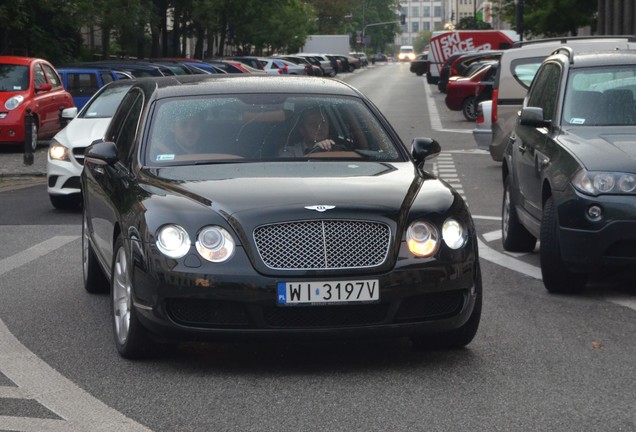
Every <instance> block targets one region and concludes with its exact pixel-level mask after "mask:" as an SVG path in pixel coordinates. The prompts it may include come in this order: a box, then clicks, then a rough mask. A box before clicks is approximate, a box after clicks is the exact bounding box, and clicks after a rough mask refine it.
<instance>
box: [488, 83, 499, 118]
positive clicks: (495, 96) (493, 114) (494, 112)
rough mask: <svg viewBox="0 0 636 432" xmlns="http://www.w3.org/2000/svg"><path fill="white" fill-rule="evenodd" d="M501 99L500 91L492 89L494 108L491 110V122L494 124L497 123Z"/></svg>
mask: <svg viewBox="0 0 636 432" xmlns="http://www.w3.org/2000/svg"><path fill="white" fill-rule="evenodd" d="M498 98H499V89H498V88H494V89H492V108H491V109H490V120H491V121H492V123H493V124H494V123H495V122H496V121H497V99H498Z"/></svg>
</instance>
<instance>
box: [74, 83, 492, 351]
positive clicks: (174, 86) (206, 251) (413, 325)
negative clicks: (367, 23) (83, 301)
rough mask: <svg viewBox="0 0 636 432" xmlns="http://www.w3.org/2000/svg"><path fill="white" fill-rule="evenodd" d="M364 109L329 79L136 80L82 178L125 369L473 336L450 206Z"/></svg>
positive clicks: (463, 242) (475, 281) (471, 297)
mask: <svg viewBox="0 0 636 432" xmlns="http://www.w3.org/2000/svg"><path fill="white" fill-rule="evenodd" d="M411 147H412V149H411V152H410V154H409V152H408V151H407V149H406V147H405V146H404V145H403V143H402V142H401V141H400V139H399V137H398V135H397V134H396V133H395V131H394V130H393V129H392V128H391V126H390V125H389V124H388V122H387V121H386V119H385V118H384V117H383V116H382V114H381V113H380V112H378V110H377V108H375V107H374V105H373V104H372V103H371V102H370V101H369V100H368V99H367V98H366V97H365V96H363V95H362V94H361V93H360V92H358V91H357V90H355V89H354V88H352V87H350V86H348V85H346V84H344V83H342V82H339V81H336V80H330V79H322V78H305V77H276V76H250V77H245V76H223V77H218V78H217V77H214V76H212V77H205V76H176V77H166V78H148V79H141V80H138V82H136V83H135V84H134V85H133V86H132V87H131V89H130V90H129V91H128V93H127V94H126V96H125V97H124V99H123V100H122V103H121V105H120V107H119V109H118V111H117V112H116V114H115V116H114V118H113V120H112V122H111V125H110V127H109V129H108V131H107V132H106V134H105V140H104V141H103V142H98V143H94V144H93V145H91V146H90V147H89V148H88V149H87V152H86V158H85V167H84V171H83V173H82V177H81V182H82V193H83V199H84V207H83V235H82V239H83V241H82V244H83V270H84V271H83V273H84V284H85V288H86V290H87V291H88V292H91V293H94V292H108V291H109V290H110V292H111V298H112V314H111V317H112V324H113V329H114V335H115V344H116V347H117V349H118V351H119V353H120V354H121V355H122V356H123V357H127V358H137V357H141V356H145V355H149V354H150V353H152V352H154V348H156V347H157V345H158V344H159V343H162V342H168V343H176V342H180V341H186V340H201V339H205V340H210V339H212V340H219V339H224V340H237V339H239V338H242V339H245V338H259V337H260V338H263V337H276V338H303V340H306V339H308V338H333V337H380V336H393V337H397V336H409V337H411V339H412V341H413V343H414V345H416V346H424V347H435V348H457V347H462V346H465V345H467V344H468V343H470V342H471V340H472V339H473V338H474V336H475V334H476V332H477V328H478V325H479V321H480V316H481V304H482V286H481V274H480V269H479V261H478V253H477V241H476V235H475V228H474V226H473V222H472V218H471V215H470V213H469V211H468V209H467V206H466V204H465V203H464V201H463V200H462V198H461V197H460V195H459V194H458V193H457V192H456V191H455V190H453V189H452V188H451V187H450V186H449V185H448V184H446V183H444V182H443V181H441V180H439V179H437V178H435V177H434V176H433V175H431V174H430V173H429V172H427V171H426V170H425V167H424V163H425V161H426V160H427V159H430V158H432V157H434V156H436V155H437V154H438V153H439V152H440V146H439V144H438V143H437V142H436V141H434V140H432V139H427V138H420V139H415V140H413V143H412V145H411Z"/></svg>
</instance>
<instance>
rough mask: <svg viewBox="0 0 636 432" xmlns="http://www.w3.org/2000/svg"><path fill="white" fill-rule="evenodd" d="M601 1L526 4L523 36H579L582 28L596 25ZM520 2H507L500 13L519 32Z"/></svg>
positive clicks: (536, 0)
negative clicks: (518, 14)
mask: <svg viewBox="0 0 636 432" xmlns="http://www.w3.org/2000/svg"><path fill="white" fill-rule="evenodd" d="M597 7H598V4H597V0H525V1H524V2H523V34H524V36H526V37H530V36H535V37H554V36H567V35H577V34H578V29H579V28H580V27H585V26H588V25H594V23H595V14H596V12H597ZM516 11H517V1H515V0H505V2H504V4H503V5H502V7H501V8H500V10H499V12H500V13H501V15H502V17H503V18H504V19H505V20H506V21H508V22H509V23H510V24H511V25H512V26H513V28H515V29H516V28H517V21H516Z"/></svg>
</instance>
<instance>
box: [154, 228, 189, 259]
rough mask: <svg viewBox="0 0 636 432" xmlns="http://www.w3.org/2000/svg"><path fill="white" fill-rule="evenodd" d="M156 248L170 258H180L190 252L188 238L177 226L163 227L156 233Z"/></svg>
mask: <svg viewBox="0 0 636 432" xmlns="http://www.w3.org/2000/svg"><path fill="white" fill-rule="evenodd" d="M157 247H158V248H159V250H160V251H161V253H163V254H164V255H166V256H168V257H170V258H175V259H176V258H181V257H183V256H185V254H187V253H188V250H190V237H189V236H188V233H187V232H186V230H184V229H183V228H181V227H180V226H179V225H164V226H162V227H161V228H160V229H159V231H158V232H157Z"/></svg>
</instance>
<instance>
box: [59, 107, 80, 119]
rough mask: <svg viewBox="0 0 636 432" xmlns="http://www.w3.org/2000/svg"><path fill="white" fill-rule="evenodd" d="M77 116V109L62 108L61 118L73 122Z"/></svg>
mask: <svg viewBox="0 0 636 432" xmlns="http://www.w3.org/2000/svg"><path fill="white" fill-rule="evenodd" d="M76 116H77V107H70V108H64V109H63V110H62V118H63V119H67V120H73V119H74V118H75V117H76Z"/></svg>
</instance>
